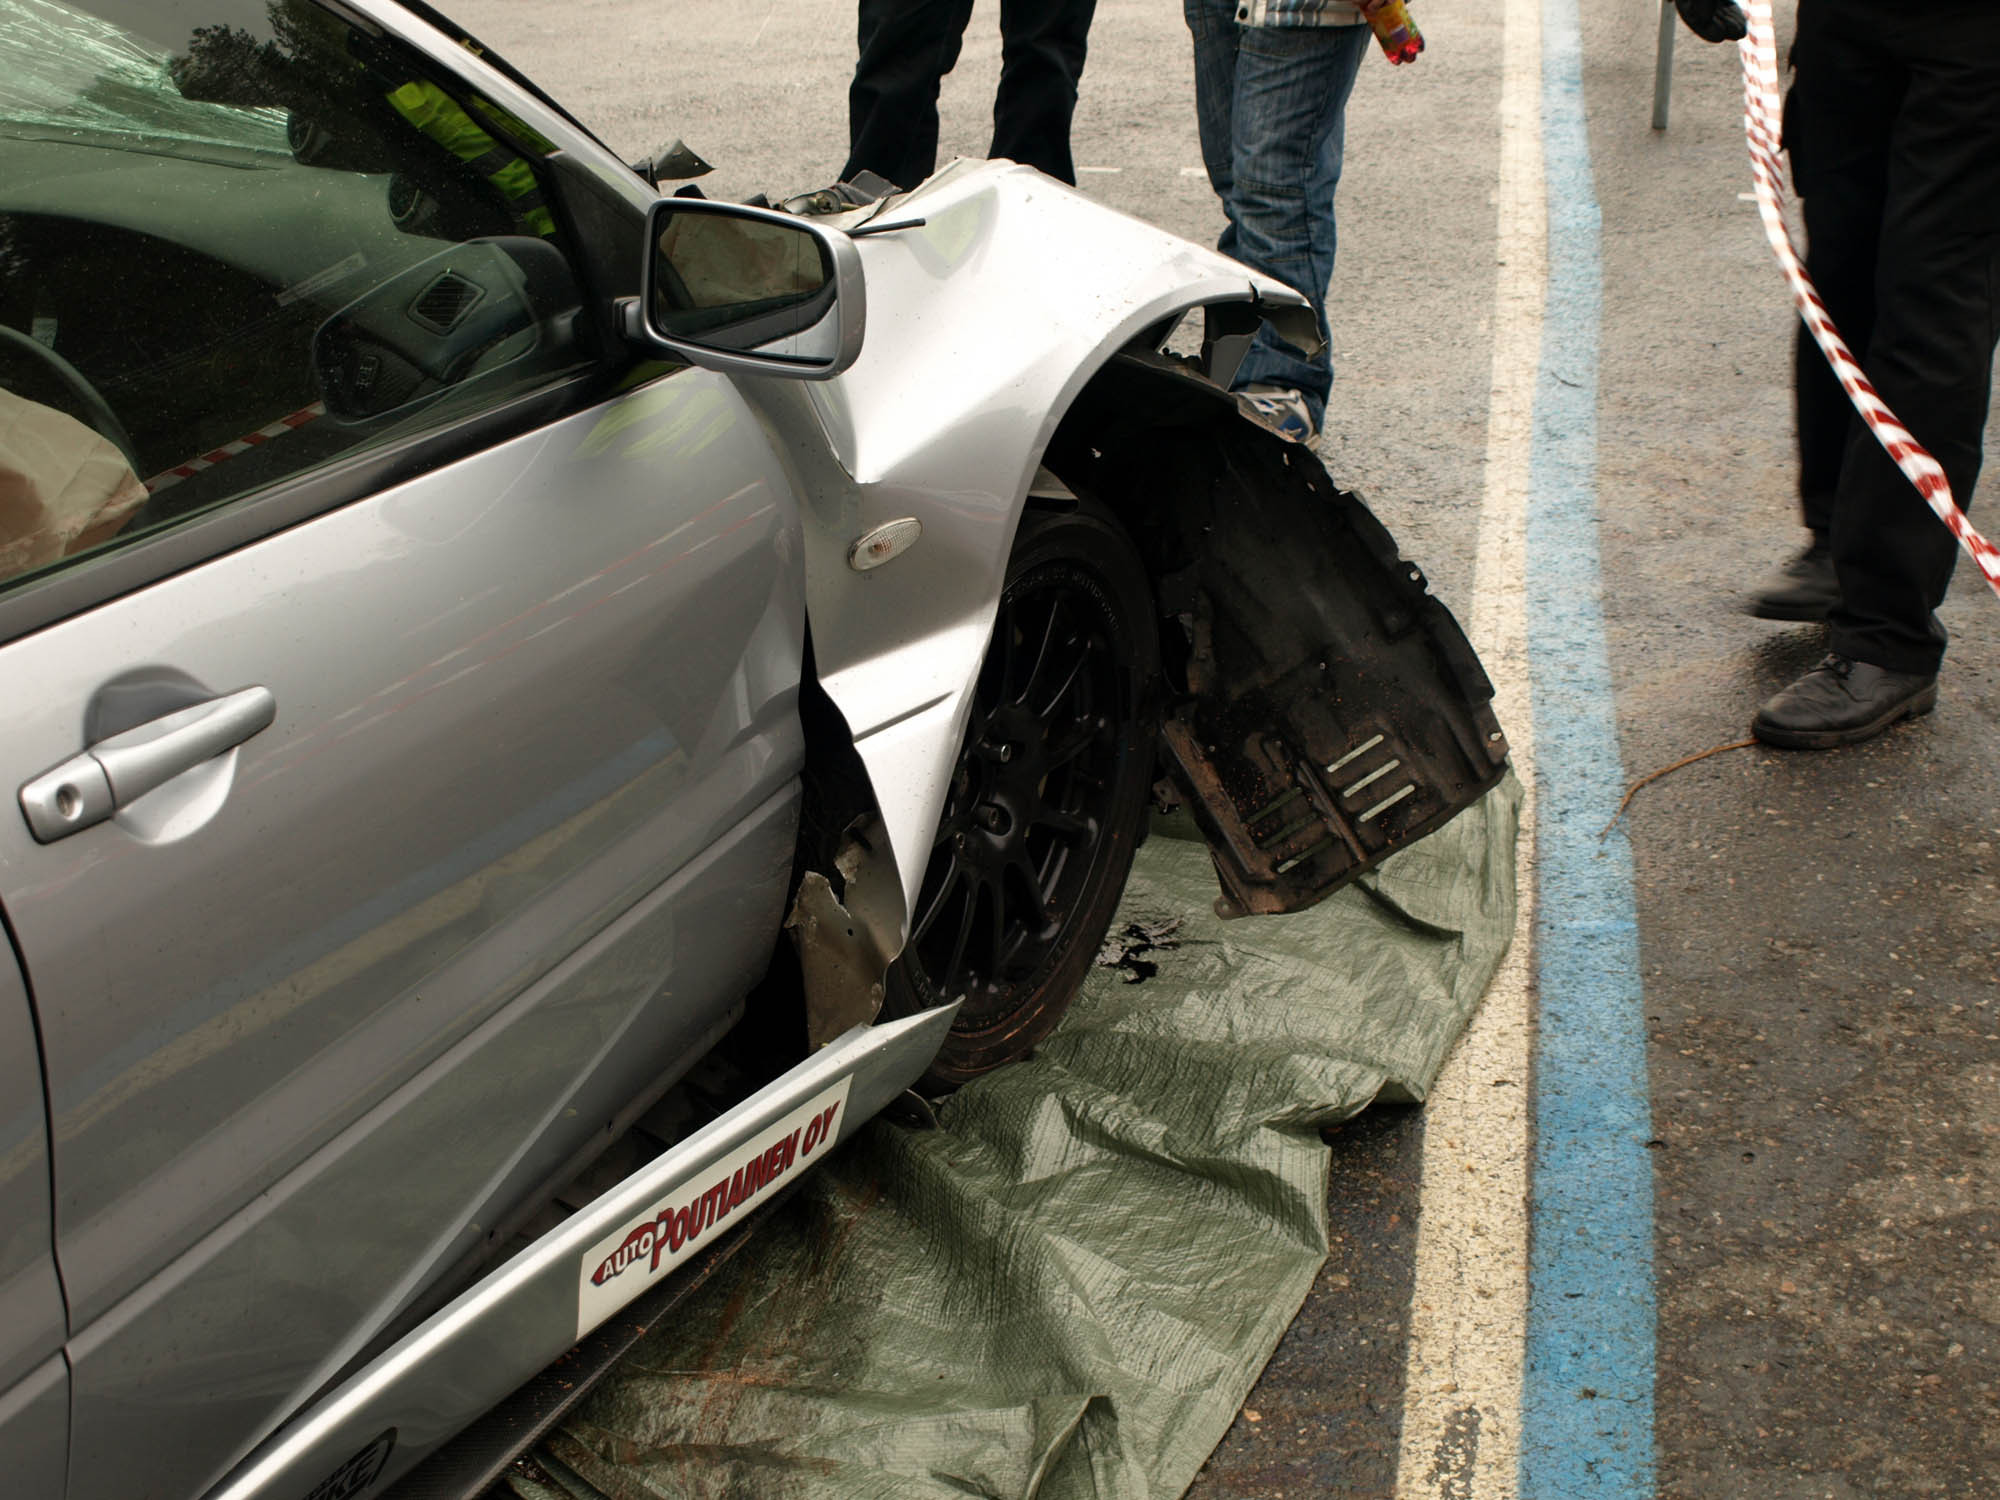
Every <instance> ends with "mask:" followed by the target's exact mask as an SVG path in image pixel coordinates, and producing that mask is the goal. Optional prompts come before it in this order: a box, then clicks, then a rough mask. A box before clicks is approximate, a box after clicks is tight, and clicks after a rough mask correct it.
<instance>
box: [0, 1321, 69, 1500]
mask: <svg viewBox="0 0 2000 1500" xmlns="http://www.w3.org/2000/svg"><path fill="white" fill-rule="evenodd" d="M68 1466H69V1369H68V1367H67V1366H65V1365H64V1364H63V1358H62V1356H61V1355H60V1354H57V1355H54V1356H52V1357H50V1358H49V1359H46V1360H44V1361H42V1363H41V1364H40V1365H38V1366H36V1367H35V1369H34V1370H33V1371H32V1372H30V1373H29V1374H27V1375H25V1376H23V1377H22V1378H21V1380H20V1381H19V1382H18V1383H17V1384H16V1385H15V1386H14V1387H13V1388H12V1389H11V1390H0V1474H5V1475H6V1476H7V1495H8V1497H9V1500H62V1496H63V1488H64V1481H65V1476H66V1474H67V1471H68Z"/></svg>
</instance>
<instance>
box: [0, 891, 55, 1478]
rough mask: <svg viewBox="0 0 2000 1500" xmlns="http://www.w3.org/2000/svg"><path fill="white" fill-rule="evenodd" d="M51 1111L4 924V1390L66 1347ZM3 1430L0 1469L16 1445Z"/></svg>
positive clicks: (0, 1383)
mask: <svg viewBox="0 0 2000 1500" xmlns="http://www.w3.org/2000/svg"><path fill="white" fill-rule="evenodd" d="M50 1250H51V1246H50V1233H49V1157H48V1129H47V1117H46V1115H45V1114H44V1112H43V1108H42V1065H41V1060H40V1059H39V1058H38V1057H37V1056H36V1055H35V1028H34V1021H33V1017H32V1016H31V1014H30V1013H29V1010H28V992H27V990H26V989H25V988H24V987H23V986H22V984H21V973H20V970H19V969H18V968H17V967H16V966H15V963H14V954H13V951H12V950H11V949H10V948H9V946H8V943H7V934H6V929H5V928H4V927H0V1391H5V1390H6V1389H7V1388H8V1387H10V1386H11V1385H13V1384H14V1382H16V1381H17V1380H21V1379H23V1378H24V1377H25V1376H26V1375H27V1374H28V1372H29V1371H30V1370H32V1369H34V1368H35V1366H37V1365H39V1364H41V1363H42V1362H43V1361H44V1360H46V1359H48V1358H49V1356H51V1355H53V1354H55V1353H56V1352H57V1351H59V1350H60V1349H61V1348H62V1342H63V1301H62V1288H61V1287H60V1286H59V1285H57V1283H56V1266H55V1258H54V1256H53V1255H52V1254H51V1253H50ZM9 1443H10V1440H9V1439H8V1438H6V1437H5V1436H0V1473H4V1472H6V1469H7V1463H6V1458H7V1457H9V1456H11V1455H12V1453H13V1451H14V1450H13V1448H12V1447H11V1446H9Z"/></svg>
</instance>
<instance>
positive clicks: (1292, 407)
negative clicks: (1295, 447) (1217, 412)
mask: <svg viewBox="0 0 2000 1500" xmlns="http://www.w3.org/2000/svg"><path fill="white" fill-rule="evenodd" d="M1236 400H1237V403H1238V404H1239V405H1240V406H1242V407H1243V408H1244V409H1245V411H1246V412H1248V413H1250V414H1251V415H1252V416H1253V417H1254V419H1255V420H1256V421H1257V422H1258V423H1259V424H1260V425H1261V426H1264V427H1268V428H1270V429H1271V431H1273V432H1275V433H1277V435H1278V436H1279V437H1281V438H1288V439H1290V440H1291V441H1292V442H1294V443H1310V442H1312V441H1313V440H1314V439H1315V438H1317V437H1318V436H1319V424H1318V423H1317V422H1315V421H1314V420H1313V414H1312V408H1311V407H1310V406H1308V405H1306V398H1305V397H1304V396H1302V395H1300V394H1299V393H1298V391H1296V390H1295V389H1293V388H1292V387H1290V386H1281V385H1246V386H1245V387H1243V389H1242V390H1240V391H1238V392H1237V393H1236Z"/></svg>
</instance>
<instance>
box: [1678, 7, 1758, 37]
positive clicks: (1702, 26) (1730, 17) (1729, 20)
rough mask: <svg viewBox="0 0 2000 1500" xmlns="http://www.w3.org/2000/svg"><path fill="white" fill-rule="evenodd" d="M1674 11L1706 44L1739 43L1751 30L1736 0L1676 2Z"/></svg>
mask: <svg viewBox="0 0 2000 1500" xmlns="http://www.w3.org/2000/svg"><path fill="white" fill-rule="evenodd" d="M1674 9H1676V10H1678V11H1679V12H1680V13H1681V19H1682V20H1683V21H1685V22H1687V27H1688V30H1689V31H1692V32H1693V33H1694V34H1695V35H1696V36H1698V37H1700V38H1701V39H1702V40H1703V41H1704V42H1733V41H1737V40H1738V39H1740V38H1741V37H1742V36H1743V35H1744V33H1746V32H1747V31H1749V29H1750V22H1749V21H1748V20H1747V19H1746V18H1745V17H1744V14H1743V12H1742V10H1741V8H1739V7H1738V6H1737V4H1736V0H1674Z"/></svg>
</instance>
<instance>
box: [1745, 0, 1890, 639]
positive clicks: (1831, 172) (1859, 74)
mask: <svg viewBox="0 0 2000 1500" xmlns="http://www.w3.org/2000/svg"><path fill="white" fill-rule="evenodd" d="M1826 30H1827V27H1826V25H1825V16H1824V13H1823V12H1822V11H1821V10H1820V9H1818V8H1817V7H1813V6H1809V7H1808V8H1807V9H1806V11H1805V13H1804V15H1803V17H1802V18H1801V22H1800V30H1799V37H1798V41H1797V43H1796V44H1795V46H1794V49H1793V62H1794V64H1795V65H1796V67H1797V78H1796V80H1795V81H1794V82H1793V84H1792V88H1791V92H1790V93H1789V94H1788V95H1787V96H1786V99H1785V124H1784V137H1785V140H1784V144H1785V147H1786V149H1787V150H1788V151H1789V152H1790V155H1791V162H1792V180H1793V183H1794V184H1795V185H1796V187H1797V188H1798V192H1799V198H1800V201H1801V205H1802V207H1803V209H1804V214H1805V221H1806V239H1807V243H1808V246H1809V248H1808V250H1807V252H1806V268H1807V270H1808V271H1809V272H1810V273H1811V274H1812V277H1813V281H1814V284H1815V285H1816V286H1818V288H1819V291H1820V297H1821V300H1822V301H1824V302H1825V303H1826V305H1827V310H1828V311H1829V312H1830V313H1831V314H1832V315H1833V320H1834V322H1835V323H1836V324H1837V325H1838V326H1839V328H1840V332H1841V336H1842V337H1843V338H1845V339H1846V340H1847V345H1848V347H1849V348H1850V349H1852V350H1853V351H1854V355H1855V358H1857V359H1865V358H1866V357H1867V352H1868V339H1869V335H1870V334H1871V333H1872V332H1873V330H1874V326H1875V253H1876V241H1877V239H1878V238H1879V236H1880V234H1881V229H1882V200H1883V194H1884V192H1885V191H1886V186H1887V181H1888V163H1889V124H1890V121H1892V120H1893V119H1894V118H1895V113H1896V109H1897V107H1898V106H1899V105H1900V103H1901V101H1902V96H1903V90H1904V88H1905V86H1906V79H1905V77H1904V74H1903V71H1902V69H1901V68H1900V67H1899V66H1897V65H1896V64H1895V63H1894V62H1892V61H1890V60H1889V59H1888V58H1887V57H1886V56H1884V55H1883V54H1882V53H1881V51H1880V49H1875V50H1872V51H1868V52H1864V53H1859V54H1857V53H1856V52H1855V51H1854V49H1852V48H1851V47H1847V46H1845V45H1843V44H1842V43H1841V42H1840V40H1839V39H1838V38H1837V37H1836V38H1828V37H1826V36H1825V35H1824V33H1825V32H1826ZM1792 367H1793V379H1792V396H1793V411H1794V415H1795V418H1796V425H1797V434H1798V454H1799V510H1800V519H1801V520H1802V521H1803V522H1804V523H1805V525H1806V528H1807V530H1808V531H1809V532H1810V533H1811V540H1810V542H1809V544H1808V545H1807V547H1806V548H1805V550H1803V551H1802V552H1800V553H1799V554H1798V556H1796V557H1793V558H1791V559H1789V560H1788V561H1787V562H1785V563H1784V564H1783V565H1782V566H1781V567H1780V568H1779V569H1778V570H1777V571H1776V572H1775V573H1774V574H1772V575H1771V577H1769V578H1768V579H1766V580H1765V581H1764V582H1763V583H1762V584H1760V585H1759V586H1758V588H1757V589H1756V590H1755V591H1754V592H1753V593H1752V594H1751V596H1750V600H1749V609H1750V613H1752V614H1754V615H1759V616H1761V617H1763V618H1764V619H1767V620H1823V619H1825V618H1826V617H1827V614H1828V612H1829V611H1831V610H1832V608H1833V606H1834V604H1835V603H1836V602H1837V601H1838V599H1839V597H1840V585H1839V581H1838V579H1837V578H1836V577H1835V573H1834V566H1833V553H1832V549H1831V536H1832V532H1833V494H1834V489H1835V486H1836V485H1837V484H1838V483H1839V480H1840V465H1841V462H1842V460H1843V458H1844V457H1845V455H1846V452H1847V443H1848V439H1849V438H1850V437H1852V436H1853V434H1854V431H1855V429H1856V428H1857V427H1858V425H1859V422H1858V419H1857V418H1856V417H1855V415H1854V407H1853V404H1852V403H1851V402H1850V401H1849V400H1848V399H1847V393H1846V392H1845V391H1843V390H1842V389H1841V388H1840V382H1839V381H1838V380H1837V379H1835V378H1834V374H1833V368H1832V366H1831V365H1829V364H1828V363H1827V360H1826V356H1825V355H1824V354H1822V353H1821V352H1820V348H1819V345H1818V344H1817V343H1815V342H1814V341H1813V336H1812V334H1811V332H1810V331H1808V330H1807V328H1806V326H1805V324H1804V323H1800V324H1798V325H1797V327H1796V329H1795V330H1794V342H1793V349H1792Z"/></svg>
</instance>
